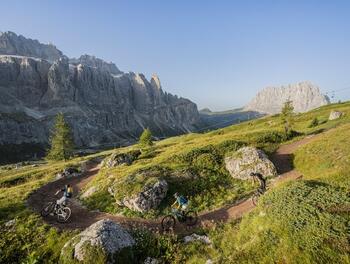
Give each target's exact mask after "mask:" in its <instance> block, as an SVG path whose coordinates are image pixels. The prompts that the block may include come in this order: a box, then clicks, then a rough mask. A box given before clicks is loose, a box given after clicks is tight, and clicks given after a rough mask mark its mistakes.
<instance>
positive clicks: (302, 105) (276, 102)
mask: <svg viewBox="0 0 350 264" xmlns="http://www.w3.org/2000/svg"><path fill="white" fill-rule="evenodd" d="M287 100H291V101H293V106H294V110H295V112H307V111H309V110H311V109H314V108H317V107H320V106H322V105H326V104H329V103H330V101H329V98H328V97H327V96H325V95H323V94H322V93H321V92H320V89H319V88H318V86H316V85H314V84H312V83H311V82H307V81H305V82H300V83H297V84H290V85H287V86H280V87H267V88H265V89H263V90H261V91H260V92H258V94H257V95H256V96H255V97H254V98H253V100H252V101H251V102H250V103H249V104H247V105H246V106H245V107H244V110H246V111H256V112H261V113H266V114H276V113H280V112H281V109H282V107H283V104H284V103H285V102H286V101H287Z"/></svg>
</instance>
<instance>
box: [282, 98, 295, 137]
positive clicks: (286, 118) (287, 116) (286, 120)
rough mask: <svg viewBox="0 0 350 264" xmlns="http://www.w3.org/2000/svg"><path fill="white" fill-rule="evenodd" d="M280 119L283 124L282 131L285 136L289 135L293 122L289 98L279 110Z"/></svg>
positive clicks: (291, 105)
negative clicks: (280, 110)
mask: <svg viewBox="0 0 350 264" xmlns="http://www.w3.org/2000/svg"><path fill="white" fill-rule="evenodd" d="M281 119H282V123H283V125H284V132H285V134H286V137H289V135H290V133H291V132H292V126H293V124H294V106H293V102H292V101H291V100H288V101H286V102H285V103H284V105H283V108H282V112H281Z"/></svg>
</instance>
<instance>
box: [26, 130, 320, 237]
mask: <svg viewBox="0 0 350 264" xmlns="http://www.w3.org/2000/svg"><path fill="white" fill-rule="evenodd" d="M318 136H319V135H313V136H308V137H305V138H303V139H301V140H299V141H295V142H292V143H290V144H287V145H282V146H280V147H279V148H278V149H277V151H276V152H275V153H274V154H273V155H272V157H271V161H272V162H273V163H274V164H275V166H276V168H277V171H278V173H279V175H278V177H276V178H275V179H273V180H271V182H270V186H271V185H272V186H274V185H275V184H276V183H279V182H282V181H287V180H296V179H299V178H301V177H302V175H301V174H300V173H299V172H298V171H296V170H295V169H293V165H292V161H293V153H294V152H295V151H296V150H297V149H298V147H300V146H303V145H305V144H307V143H309V142H311V141H312V140H314V139H316V138H317V137H318ZM98 171H99V167H98V164H96V163H91V164H89V165H88V169H87V171H86V172H85V173H83V175H82V176H80V177H73V178H68V179H67V178H66V179H60V180H56V181H53V182H50V183H48V184H46V185H44V186H42V187H41V188H39V189H38V190H36V191H35V192H34V193H32V194H31V195H30V196H29V197H28V200H27V204H28V206H29V207H31V208H32V209H34V211H36V212H38V213H40V211H41V209H42V208H43V206H44V205H45V204H46V203H47V202H49V201H54V200H56V199H58V198H59V197H56V196H54V193H55V192H56V191H57V190H59V189H61V188H63V186H64V185H65V184H70V185H71V186H72V187H73V190H74V194H75V196H76V195H77V194H78V193H79V192H80V191H81V189H82V188H84V186H85V185H86V184H87V183H88V182H89V181H90V180H91V179H92V177H93V176H94V175H96V174H97V173H98ZM60 195H62V194H61V193H60ZM69 207H70V208H71V209H72V215H71V217H70V219H69V220H68V222H67V223H63V224H61V223H58V222H56V218H55V217H53V216H49V217H46V218H45V221H46V222H47V223H48V224H50V225H52V226H55V227H57V228H60V229H84V228H86V227H88V226H90V225H91V224H93V223H95V222H96V221H98V220H101V219H106V218H108V219H111V220H113V221H115V222H117V223H119V224H121V225H122V226H124V227H126V228H133V227H144V228H147V229H149V230H152V231H160V229H161V227H160V223H161V219H156V220H150V219H143V218H128V217H125V216H119V215H112V214H108V213H104V212H99V211H90V210H88V209H87V208H85V207H84V206H83V205H82V204H81V203H80V202H79V200H78V199H76V198H74V197H73V198H72V199H70V202H69ZM253 208H254V205H253V203H252V201H251V199H250V198H248V199H246V200H243V201H240V202H237V203H235V204H232V205H227V206H224V207H222V208H219V209H216V210H213V211H210V212H203V213H201V214H199V221H198V224H197V226H200V225H206V224H207V223H213V222H215V223H217V222H226V221H228V220H229V219H237V218H240V217H242V215H243V214H245V213H247V212H249V211H251V210H252V209H253ZM192 228H193V227H192ZM174 232H175V233H186V232H188V230H186V228H185V227H184V226H183V225H182V224H177V225H176V228H175V230H174Z"/></svg>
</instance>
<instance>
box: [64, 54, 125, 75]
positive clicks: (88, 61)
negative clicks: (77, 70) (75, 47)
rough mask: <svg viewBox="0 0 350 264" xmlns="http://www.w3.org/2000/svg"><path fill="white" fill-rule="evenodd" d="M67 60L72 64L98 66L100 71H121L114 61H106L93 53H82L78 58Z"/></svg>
mask: <svg viewBox="0 0 350 264" xmlns="http://www.w3.org/2000/svg"><path fill="white" fill-rule="evenodd" d="M69 62H70V63H71V64H74V65H78V64H83V65H86V66H89V67H93V68H98V69H100V70H102V71H107V72H109V73H111V74H121V73H122V72H121V71H120V70H119V69H118V67H117V66H116V65H115V64H114V63H112V62H106V61H104V60H102V59H100V58H97V57H95V56H93V55H88V54H84V55H81V56H80V57H79V58H78V59H76V58H72V59H70V60H69Z"/></svg>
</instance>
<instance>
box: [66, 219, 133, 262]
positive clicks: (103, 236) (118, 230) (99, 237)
mask: <svg viewBox="0 0 350 264" xmlns="http://www.w3.org/2000/svg"><path fill="white" fill-rule="evenodd" d="M134 245H135V241H134V239H133V238H132V236H131V235H130V234H129V233H128V232H127V231H126V230H124V229H123V228H122V227H121V226H120V225H118V224H116V223H114V222H113V221H111V220H108V219H104V220H100V221H98V222H96V223H94V224H92V225H91V226H90V227H88V228H87V229H85V230H84V231H83V232H81V233H80V234H79V235H77V236H75V237H74V238H72V239H71V240H69V241H68V242H67V243H66V244H65V245H64V247H63V248H62V251H61V256H60V262H61V263H63V264H66V263H67V264H68V263H132V261H133V250H132V247H133V246H134Z"/></svg>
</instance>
